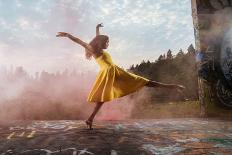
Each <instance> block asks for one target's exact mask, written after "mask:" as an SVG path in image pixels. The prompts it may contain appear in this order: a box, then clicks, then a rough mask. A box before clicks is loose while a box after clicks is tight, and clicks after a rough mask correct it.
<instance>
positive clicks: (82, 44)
mask: <svg viewBox="0 0 232 155" xmlns="http://www.w3.org/2000/svg"><path fill="white" fill-rule="evenodd" d="M56 36H57V37H68V38H69V39H71V40H72V41H74V42H75V43H78V44H79V45H81V46H82V47H84V48H85V49H87V50H88V51H90V52H92V53H93V49H92V47H91V46H90V45H89V44H87V43H86V42H84V41H82V40H81V39H79V38H77V37H74V36H72V35H71V34H69V33H66V32H58V34H57V35H56Z"/></svg>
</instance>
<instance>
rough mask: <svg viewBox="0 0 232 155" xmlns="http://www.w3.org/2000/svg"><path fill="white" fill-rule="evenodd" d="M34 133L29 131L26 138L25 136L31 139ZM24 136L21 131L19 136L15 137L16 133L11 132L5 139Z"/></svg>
mask: <svg viewBox="0 0 232 155" xmlns="http://www.w3.org/2000/svg"><path fill="white" fill-rule="evenodd" d="M35 133H36V131H31V132H30V133H29V134H28V136H26V137H27V138H33V137H34V136H35ZM24 135H25V132H24V131H23V132H22V133H21V134H19V135H16V132H12V133H10V134H9V136H7V138H6V139H12V138H13V137H23V136H24Z"/></svg>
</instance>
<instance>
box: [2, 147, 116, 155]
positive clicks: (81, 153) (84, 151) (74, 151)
mask: <svg viewBox="0 0 232 155" xmlns="http://www.w3.org/2000/svg"><path fill="white" fill-rule="evenodd" d="M9 151H11V153H16V152H12V150H8V151H7V152H5V153H2V154H0V155H5V154H6V153H9ZM35 151H36V152H37V153H38V151H40V154H41V153H46V155H51V154H57V153H62V154H63V153H65V152H66V151H73V152H72V155H77V152H79V153H78V155H85V154H90V155H94V153H92V152H89V151H87V148H85V149H83V150H77V149H76V148H67V149H61V150H56V151H51V150H47V149H33V150H25V151H23V152H20V154H23V153H30V154H33V153H34V152H35ZM115 152H116V151H115ZM111 155H117V154H111Z"/></svg>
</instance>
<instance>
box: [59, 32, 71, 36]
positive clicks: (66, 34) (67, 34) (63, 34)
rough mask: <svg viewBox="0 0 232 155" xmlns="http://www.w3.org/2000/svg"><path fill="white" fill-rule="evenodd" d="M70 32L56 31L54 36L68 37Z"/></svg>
mask: <svg viewBox="0 0 232 155" xmlns="http://www.w3.org/2000/svg"><path fill="white" fill-rule="evenodd" d="M69 36H70V34H69V33H66V32H58V34H57V35H56V37H69Z"/></svg>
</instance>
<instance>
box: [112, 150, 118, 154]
mask: <svg viewBox="0 0 232 155" xmlns="http://www.w3.org/2000/svg"><path fill="white" fill-rule="evenodd" d="M117 154H118V153H117V152H116V151H115V150H111V154H110V155H117Z"/></svg>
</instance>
